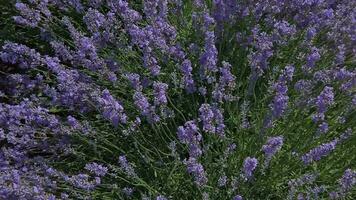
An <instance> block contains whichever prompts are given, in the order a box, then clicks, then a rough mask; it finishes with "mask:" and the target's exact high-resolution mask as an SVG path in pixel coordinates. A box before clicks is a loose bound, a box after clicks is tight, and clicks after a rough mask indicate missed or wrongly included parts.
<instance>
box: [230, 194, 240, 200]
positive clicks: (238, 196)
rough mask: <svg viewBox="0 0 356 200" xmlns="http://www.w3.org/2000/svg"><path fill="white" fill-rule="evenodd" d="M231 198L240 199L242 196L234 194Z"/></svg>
mask: <svg viewBox="0 0 356 200" xmlns="http://www.w3.org/2000/svg"><path fill="white" fill-rule="evenodd" d="M232 200H242V196H240V195H236V196H234V197H233V198H232Z"/></svg>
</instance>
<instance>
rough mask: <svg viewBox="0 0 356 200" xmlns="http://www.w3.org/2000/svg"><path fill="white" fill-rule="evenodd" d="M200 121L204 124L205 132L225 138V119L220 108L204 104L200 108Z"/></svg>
mask: <svg viewBox="0 0 356 200" xmlns="http://www.w3.org/2000/svg"><path fill="white" fill-rule="evenodd" d="M199 113H200V115H199V119H200V121H201V122H202V123H203V130H204V131H206V132H208V133H214V134H215V133H216V134H218V135H219V136H221V137H223V136H224V129H225V125H224V118H223V115H222V112H221V110H220V109H219V108H217V107H215V106H213V107H212V106H210V105H209V104H202V105H201V106H200V108H199Z"/></svg>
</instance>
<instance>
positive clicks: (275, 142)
mask: <svg viewBox="0 0 356 200" xmlns="http://www.w3.org/2000/svg"><path fill="white" fill-rule="evenodd" d="M282 145H283V137H282V136H277V137H271V138H269V139H268V140H267V143H266V144H265V145H263V146H262V151H263V152H264V153H265V156H266V160H265V163H264V166H265V167H267V166H268V164H269V162H270V160H271V158H272V157H273V156H274V155H275V154H276V153H277V152H278V151H279V150H280V149H281V148H282Z"/></svg>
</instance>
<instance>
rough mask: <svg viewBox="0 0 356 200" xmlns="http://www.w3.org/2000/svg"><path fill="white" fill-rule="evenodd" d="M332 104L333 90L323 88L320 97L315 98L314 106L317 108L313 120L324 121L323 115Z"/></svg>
mask: <svg viewBox="0 0 356 200" xmlns="http://www.w3.org/2000/svg"><path fill="white" fill-rule="evenodd" d="M333 103H334V92H333V88H332V87H329V86H325V87H324V89H323V91H322V92H321V93H320V95H319V96H318V97H317V98H316V100H315V104H316V107H317V113H316V114H314V116H313V120H314V121H320V120H324V113H325V112H326V111H327V107H328V106H330V105H332V104H333Z"/></svg>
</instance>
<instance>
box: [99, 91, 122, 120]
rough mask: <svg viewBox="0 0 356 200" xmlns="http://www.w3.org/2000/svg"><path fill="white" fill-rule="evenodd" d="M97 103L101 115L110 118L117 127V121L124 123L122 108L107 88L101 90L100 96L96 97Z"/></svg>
mask: <svg viewBox="0 0 356 200" xmlns="http://www.w3.org/2000/svg"><path fill="white" fill-rule="evenodd" d="M98 103H99V105H100V109H101V110H102V115H103V117H104V118H105V119H108V120H110V121H111V122H112V124H113V125H114V126H115V127H118V125H119V123H123V124H125V123H126V122H127V116H126V114H125V113H124V108H123V107H122V105H121V104H120V103H119V102H118V101H116V100H115V99H114V97H113V96H111V94H110V92H109V91H108V90H104V91H103V93H102V96H101V97H99V98H98Z"/></svg>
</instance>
